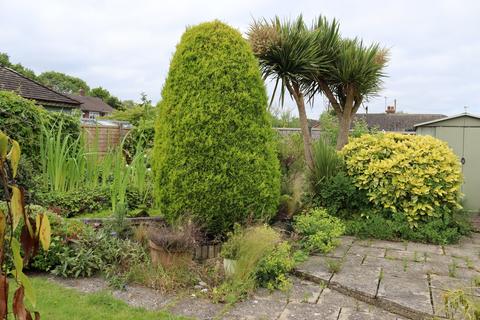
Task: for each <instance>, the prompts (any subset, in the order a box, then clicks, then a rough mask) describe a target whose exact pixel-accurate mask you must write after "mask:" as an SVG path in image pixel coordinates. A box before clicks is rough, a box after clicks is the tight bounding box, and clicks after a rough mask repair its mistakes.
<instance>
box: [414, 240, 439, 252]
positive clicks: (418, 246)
mask: <svg viewBox="0 0 480 320" xmlns="http://www.w3.org/2000/svg"><path fill="white" fill-rule="evenodd" d="M407 250H408V251H411V252H415V251H417V252H421V253H434V254H443V248H442V246H439V245H433V244H425V243H418V242H408V244H407Z"/></svg>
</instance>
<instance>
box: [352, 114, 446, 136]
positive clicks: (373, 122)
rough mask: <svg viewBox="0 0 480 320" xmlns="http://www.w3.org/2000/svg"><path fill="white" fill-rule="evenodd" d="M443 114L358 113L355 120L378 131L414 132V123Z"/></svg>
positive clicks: (442, 116) (434, 118) (436, 117)
mask: <svg viewBox="0 0 480 320" xmlns="http://www.w3.org/2000/svg"><path fill="white" fill-rule="evenodd" d="M445 117H446V116H445V115H443V114H417V113H368V114H366V113H358V114H356V115H355V118H354V120H353V123H352V126H353V125H354V123H355V121H358V120H363V121H365V122H366V123H367V125H368V127H369V128H377V129H378V130H380V131H391V132H400V133H402V132H406V133H410V132H411V133H413V132H415V125H416V124H417V123H423V122H428V121H433V120H438V119H442V118H445Z"/></svg>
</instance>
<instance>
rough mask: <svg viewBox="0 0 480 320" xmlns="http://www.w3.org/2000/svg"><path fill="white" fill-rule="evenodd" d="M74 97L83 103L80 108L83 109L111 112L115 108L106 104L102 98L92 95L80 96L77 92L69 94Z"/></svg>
mask: <svg viewBox="0 0 480 320" xmlns="http://www.w3.org/2000/svg"><path fill="white" fill-rule="evenodd" d="M67 96H69V97H70V98H72V99H75V100H77V101H79V102H80V103H81V105H80V110H82V111H96V112H105V113H111V112H113V111H114V110H115V109H113V108H112V107H111V106H109V105H108V104H106V103H105V102H104V101H103V100H102V99H100V98H97V97H90V96H79V95H75V94H67Z"/></svg>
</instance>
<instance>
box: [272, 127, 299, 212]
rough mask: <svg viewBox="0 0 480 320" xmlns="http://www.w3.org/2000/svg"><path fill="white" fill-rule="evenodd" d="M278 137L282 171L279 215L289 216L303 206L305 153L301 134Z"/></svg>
mask: <svg viewBox="0 0 480 320" xmlns="http://www.w3.org/2000/svg"><path fill="white" fill-rule="evenodd" d="M278 139H279V143H278V158H279V160H280V169H281V173H282V176H281V188H280V193H281V200H280V209H279V216H280V217H282V218H288V217H291V216H292V215H293V214H295V213H296V212H298V210H299V209H300V207H301V206H302V195H303V191H304V190H303V189H304V179H305V155H304V151H303V142H302V137H301V135H300V134H291V135H286V136H283V137H282V136H280V137H279V138H278Z"/></svg>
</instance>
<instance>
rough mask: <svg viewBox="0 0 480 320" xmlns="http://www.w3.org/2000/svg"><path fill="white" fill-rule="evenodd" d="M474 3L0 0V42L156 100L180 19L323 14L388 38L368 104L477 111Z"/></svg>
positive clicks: (19, 58)
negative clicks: (380, 77) (387, 54)
mask: <svg viewBox="0 0 480 320" xmlns="http://www.w3.org/2000/svg"><path fill="white" fill-rule="evenodd" d="M479 11H480V4H477V2H476V1H473V0H472V1H455V0H450V1H434V0H428V1H413V0H409V1H384V0H383V1H380V0H365V1H354V0H350V1H308V0H303V1H302V0H298V1H295V2H292V1H285V0H281V1H273V0H269V1H253V0H243V1H218V0H216V1H206V0H205V1H185V0H176V1H148V0H139V1H126V0H122V1H115V0H109V1H93V0H83V1H82V0H70V1H61V0H50V1H49V0H45V1H34V0H19V1H6V0H0V51H4V52H7V53H8V54H10V56H11V59H12V60H13V61H14V62H21V63H22V64H23V65H25V66H27V67H30V68H32V69H33V70H35V71H36V72H37V73H40V72H42V71H46V70H57V71H61V72H65V73H68V74H72V75H75V76H78V77H81V78H83V79H85V80H86V81H87V82H88V83H89V84H90V85H91V86H99V85H101V86H103V87H105V88H108V89H109V90H110V91H111V92H112V93H113V94H115V95H117V96H119V97H120V98H122V99H138V97H139V94H140V92H142V91H144V92H146V93H147V94H148V95H149V96H150V97H151V98H152V99H153V100H158V99H159V98H160V90H161V87H162V84H163V81H164V79H165V76H166V75H167V72H168V67H169V62H170V59H171V55H172V53H173V52H174V50H175V45H176V44H177V42H178V41H179V38H180V36H181V34H182V33H183V31H184V30H185V27H186V26H188V25H194V24H197V23H199V22H202V21H208V20H212V19H216V18H217V19H220V20H222V21H224V22H226V23H229V24H230V25H232V26H233V27H236V28H238V29H239V30H241V31H242V32H245V31H246V30H247V28H248V25H249V23H250V22H251V21H252V18H260V17H266V18H270V17H273V16H274V15H276V14H278V15H279V16H282V17H295V16H296V15H297V14H300V13H303V14H304V16H305V18H306V19H307V20H310V19H313V18H314V17H315V16H316V15H318V14H324V15H326V16H327V17H329V18H333V17H335V18H337V19H339V20H340V23H341V30H342V33H343V34H344V35H345V36H349V37H353V36H359V37H361V38H363V39H365V40H366V41H369V42H371V41H377V42H380V43H382V44H383V45H385V46H386V47H388V48H391V61H390V65H389V67H388V69H387V72H388V74H389V77H388V78H387V79H386V81H385V90H384V91H383V92H382V93H381V94H380V96H379V97H377V98H375V99H372V100H371V101H370V102H369V103H368V105H369V110H370V112H382V111H383V108H384V103H385V102H384V101H385V100H384V96H387V97H388V101H389V103H392V102H393V99H394V98H397V99H398V105H399V109H401V110H403V111H406V112H425V113H445V114H453V113H458V112H461V111H463V106H464V105H468V106H470V109H469V110H470V111H471V112H476V113H480V84H479V82H478V79H479V78H480V68H479V65H478V64H479V63H478V62H477V61H478V57H479V56H480V42H479V40H480V36H479V35H478V30H479V29H480V28H479V27H480V23H479V22H478V17H477V13H478V12H479ZM321 101H322V99H321V98H320V99H317V103H316V106H315V107H314V108H313V109H312V110H309V114H310V116H311V117H317V116H318V114H319V113H320V108H321V107H320V106H321V105H322V103H321ZM292 105H293V104H292Z"/></svg>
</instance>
